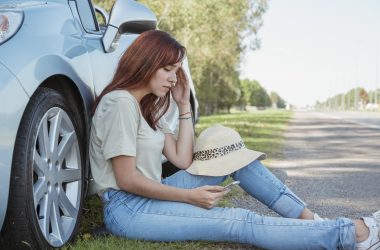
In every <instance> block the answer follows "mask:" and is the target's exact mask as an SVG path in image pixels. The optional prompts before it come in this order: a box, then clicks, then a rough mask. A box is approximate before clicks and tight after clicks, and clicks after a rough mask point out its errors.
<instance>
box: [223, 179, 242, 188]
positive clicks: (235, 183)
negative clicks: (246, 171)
mask: <svg viewBox="0 0 380 250" xmlns="http://www.w3.org/2000/svg"><path fill="white" fill-rule="evenodd" d="M239 183H240V181H233V182H231V183H230V184H228V185H227V186H225V187H224V190H226V189H228V188H229V189H231V188H232V187H233V186H235V185H239Z"/></svg>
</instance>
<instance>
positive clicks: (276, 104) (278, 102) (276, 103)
mask: <svg viewBox="0 0 380 250" xmlns="http://www.w3.org/2000/svg"><path fill="white" fill-rule="evenodd" d="M269 96H270V99H271V102H272V107H273V108H280V109H281V108H285V106H286V103H285V100H284V99H282V98H281V96H279V95H278V94H277V93H276V92H271V93H270V95H269Z"/></svg>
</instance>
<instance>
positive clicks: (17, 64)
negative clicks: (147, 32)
mask: <svg viewBox="0 0 380 250" xmlns="http://www.w3.org/2000/svg"><path fill="white" fill-rule="evenodd" d="M78 1H85V0H47V1H45V0H34V1H25V0H12V1H10V0H7V2H1V3H0V10H2V9H15V10H20V11H22V12H23V22H22V24H21V26H20V28H19V29H18V31H17V32H16V33H15V34H14V35H13V36H12V37H11V38H10V39H9V40H7V41H6V42H4V43H3V44H0V192H1V195H0V228H1V227H2V226H3V223H4V218H5V214H6V209H7V203H8V198H9V185H10V176H11V166H12V157H13V152H14V146H15V145H14V144H15V141H16V135H17V131H18V128H19V125H20V122H21V119H22V116H23V113H24V110H25V107H26V106H27V104H28V101H29V99H30V97H31V96H32V95H33V94H34V93H35V91H36V90H37V89H38V87H40V86H41V85H43V84H44V83H45V82H47V80H49V79H53V78H52V77H59V78H60V79H65V81H59V82H57V83H55V82H53V83H52V84H56V85H59V84H60V86H61V85H62V84H67V85H72V86H74V87H75V89H76V90H78V92H79V95H80V98H81V100H80V101H81V103H83V105H84V109H83V112H84V114H83V116H84V117H85V119H86V123H87V124H86V126H87V128H86V129H87V131H89V127H90V117H91V108H92V104H93V101H94V98H95V96H97V95H99V94H100V93H101V91H102V90H103V88H104V87H105V86H106V85H107V84H108V83H109V82H110V81H111V80H112V77H113V74H114V72H115V70H116V66H117V63H118V61H119V58H120V57H121V55H122V54H123V52H124V51H125V49H126V48H127V47H128V46H129V45H130V44H131V43H132V42H133V41H134V40H135V39H136V38H137V37H138V34H130V33H126V34H122V35H121V36H120V40H119V45H118V46H117V47H116V49H115V50H114V51H112V52H109V53H106V52H105V51H104V46H103V43H102V38H103V35H104V31H105V29H104V27H103V28H102V29H101V28H99V26H98V24H97V22H96V20H95V19H93V20H91V18H94V15H93V13H94V11H93V10H91V9H88V8H87V9H86V7H85V6H86V5H85V4H83V2H78ZM78 3H79V4H78ZM90 7H91V6H90ZM81 11H85V12H87V13H85V14H82V12H81ZM91 11H92V14H91ZM91 16H92V17H91ZM133 16H136V17H137V16H139V14H138V13H133ZM91 21H92V22H93V25H92V24H91ZM83 23H85V24H83ZM86 25H87V26H86ZM184 69H185V72H186V73H187V76H188V78H189V81H190V88H191V92H192V93H191V95H192V101H193V112H194V115H195V117H196V118H197V116H198V115H197V114H198V113H197V108H198V102H197V99H196V97H195V89H194V86H193V83H192V80H191V76H190V71H189V69H188V64H187V61H186V62H185V63H184ZM64 87H65V86H63V88H64ZM68 101H69V102H71V101H74V100H68ZM10 104H11V105H10ZM167 120H168V122H169V124H170V127H171V128H172V129H173V130H177V129H178V127H177V125H178V109H177V106H176V104H175V102H174V101H173V100H172V101H171V106H170V113H169V114H168V115H167ZM86 161H87V167H88V157H86ZM90 193H91V192H90Z"/></svg>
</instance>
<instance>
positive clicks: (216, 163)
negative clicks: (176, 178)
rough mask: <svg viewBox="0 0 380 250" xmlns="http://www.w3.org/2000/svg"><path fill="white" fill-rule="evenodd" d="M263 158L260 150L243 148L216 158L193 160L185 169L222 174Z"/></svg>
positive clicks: (203, 173) (204, 173)
mask: <svg viewBox="0 0 380 250" xmlns="http://www.w3.org/2000/svg"><path fill="white" fill-rule="evenodd" d="M265 158H266V154H264V153H262V152H258V151H254V150H250V149H247V148H244V149H241V150H238V151H235V152H231V153H229V154H227V155H224V156H221V157H218V158H214V159H210V160H205V161H200V160H196V161H193V163H192V164H191V165H190V167H189V168H187V169H186V171H187V172H188V173H190V174H193V175H206V176H224V175H229V174H231V173H233V172H235V171H237V170H239V169H241V168H243V167H245V166H247V165H248V164H249V163H251V162H253V161H255V160H264V159H265Z"/></svg>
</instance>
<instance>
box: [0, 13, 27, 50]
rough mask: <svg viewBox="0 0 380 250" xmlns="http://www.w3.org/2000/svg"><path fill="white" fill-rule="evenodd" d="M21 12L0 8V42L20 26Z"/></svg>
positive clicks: (10, 35)
mask: <svg viewBox="0 0 380 250" xmlns="http://www.w3.org/2000/svg"><path fill="white" fill-rule="evenodd" d="M22 20H23V12H21V11H15V10H9V11H6V10H5V11H4V10H0V44H2V43H4V42H5V41H7V40H8V39H9V38H11V37H12V36H13V35H14V34H16V32H17V31H18V29H19V28H20V26H21V23H22Z"/></svg>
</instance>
